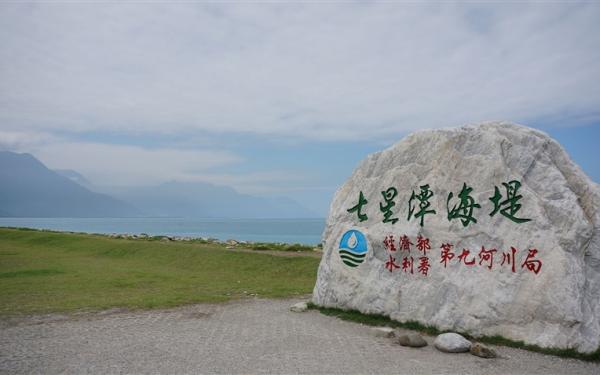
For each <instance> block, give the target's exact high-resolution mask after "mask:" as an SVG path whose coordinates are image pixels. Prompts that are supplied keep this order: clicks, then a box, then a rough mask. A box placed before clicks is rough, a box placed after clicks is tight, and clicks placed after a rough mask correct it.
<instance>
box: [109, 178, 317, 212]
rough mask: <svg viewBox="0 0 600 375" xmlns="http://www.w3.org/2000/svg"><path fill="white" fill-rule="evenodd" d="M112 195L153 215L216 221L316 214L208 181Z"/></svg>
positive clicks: (285, 201)
mask: <svg viewBox="0 0 600 375" xmlns="http://www.w3.org/2000/svg"><path fill="white" fill-rule="evenodd" d="M112 194H113V195H114V196H116V197H118V198H120V199H122V200H125V201H127V202H130V203H132V204H133V205H134V206H136V207H139V208H140V209H141V210H143V211H144V212H145V213H146V214H150V215H153V216H180V217H206V218H210V217H214V218H309V217H310V218H312V217H319V216H318V215H317V214H316V213H314V212H312V211H310V210H309V209H307V208H306V207H304V206H302V205H300V204H299V203H297V202H295V201H294V200H292V199H289V198H282V197H274V198H264V197H255V196H251V195H246V194H240V193H238V192H237V191H235V190H234V189H232V188H231V187H227V186H217V185H212V184H209V183H204V182H167V183H164V184H161V185H158V186H151V187H139V188H132V189H128V190H126V191H121V192H112Z"/></svg>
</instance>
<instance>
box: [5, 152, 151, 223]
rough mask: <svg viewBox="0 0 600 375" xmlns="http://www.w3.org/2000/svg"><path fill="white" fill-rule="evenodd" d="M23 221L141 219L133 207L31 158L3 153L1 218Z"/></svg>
mask: <svg viewBox="0 0 600 375" xmlns="http://www.w3.org/2000/svg"><path fill="white" fill-rule="evenodd" d="M2 213H5V214H6V215H10V216H20V217H127V216H139V214H140V212H139V211H138V210H137V209H135V208H133V207H132V206H131V205H129V204H127V203H124V202H121V201H118V200H116V199H114V198H111V197H109V196H107V195H104V194H98V193H94V192H92V191H90V190H88V189H86V188H85V187H83V186H81V185H79V184H77V183H75V182H73V181H72V180H70V179H69V178H67V177H64V176H61V175H60V174H58V173H56V172H54V171H52V170H50V169H48V168H46V167H45V166H44V165H43V164H42V163H41V162H39V161H38V160H37V159H36V158H34V157H33V156H32V155H30V154H17V153H14V152H8V151H0V214H2Z"/></svg>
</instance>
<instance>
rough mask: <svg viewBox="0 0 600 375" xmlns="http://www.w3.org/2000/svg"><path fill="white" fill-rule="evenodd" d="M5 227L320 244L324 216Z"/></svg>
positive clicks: (4, 221) (26, 221) (30, 221)
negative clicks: (314, 217)
mask: <svg viewBox="0 0 600 375" xmlns="http://www.w3.org/2000/svg"><path fill="white" fill-rule="evenodd" d="M0 226H1V227H25V228H35V229H50V230H58V231H69V232H86V233H121V234H125V233H129V234H139V233H146V234H149V235H166V236H189V237H212V238H217V239H220V240H227V239H230V238H233V239H237V240H245V241H254V242H286V243H301V244H306V245H316V244H318V243H320V242H321V233H322V232H323V228H324V226H325V220H324V219H185V218H93V219H71V218H0Z"/></svg>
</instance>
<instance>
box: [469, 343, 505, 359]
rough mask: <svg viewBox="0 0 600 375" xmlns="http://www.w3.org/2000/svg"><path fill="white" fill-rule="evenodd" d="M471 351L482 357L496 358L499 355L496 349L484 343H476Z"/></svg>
mask: <svg viewBox="0 0 600 375" xmlns="http://www.w3.org/2000/svg"><path fill="white" fill-rule="evenodd" d="M470 352H471V354H473V355H475V356H477V357H481V358H496V357H498V355H497V354H496V352H495V351H494V349H492V348H488V347H487V346H485V345H482V344H480V343H475V344H473V345H471V350H470Z"/></svg>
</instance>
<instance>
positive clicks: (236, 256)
mask: <svg viewBox="0 0 600 375" xmlns="http://www.w3.org/2000/svg"><path fill="white" fill-rule="evenodd" d="M318 263H319V258H317V257H314V256H302V254H298V255H297V256H293V257H291V256H274V255H267V254H260V253H247V252H236V251H231V250H225V249H224V247H223V246H219V245H217V244H200V243H194V242H190V243H185V242H160V241H143V240H128V239H114V238H107V237H104V236H95V235H86V234H66V233H56V232H45V231H35V230H22V229H5V228H0V315H5V316H6V315H15V314H30V313H47V312H64V311H75V310H100V309H106V308H111V307H127V308H156V307H170V306H176V305H181V304H186V303H195V302H221V301H227V300H230V299H234V298H243V297H245V296H250V295H258V296H259V297H287V296H294V295H300V294H306V293H310V292H312V288H313V286H314V284H315V279H316V274H317V267H318Z"/></svg>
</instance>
